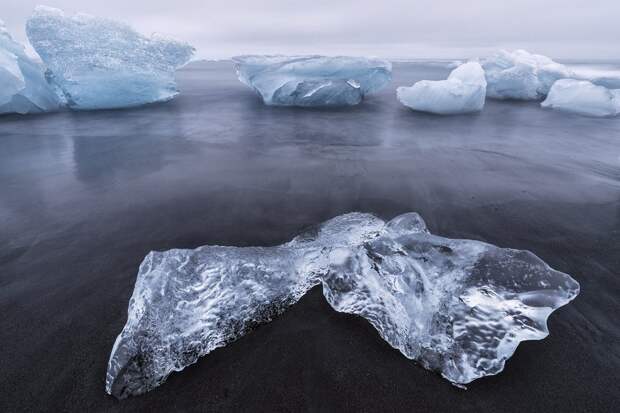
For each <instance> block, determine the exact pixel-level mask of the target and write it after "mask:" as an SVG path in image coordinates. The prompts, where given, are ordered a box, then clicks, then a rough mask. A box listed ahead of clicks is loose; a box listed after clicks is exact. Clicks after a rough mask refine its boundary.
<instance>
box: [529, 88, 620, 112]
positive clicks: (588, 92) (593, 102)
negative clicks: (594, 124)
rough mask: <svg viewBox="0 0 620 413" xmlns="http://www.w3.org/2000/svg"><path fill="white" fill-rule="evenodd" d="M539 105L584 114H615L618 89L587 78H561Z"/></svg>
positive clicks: (619, 101) (619, 109) (619, 105)
mask: <svg viewBox="0 0 620 413" xmlns="http://www.w3.org/2000/svg"><path fill="white" fill-rule="evenodd" d="M541 106H542V107H543V108H551V109H556V110H561V111H564V112H571V113H577V114H580V115H585V116H594V117H611V116H617V115H618V114H620V89H608V88H606V87H604V86H598V85H595V84H593V83H592V82H589V81H587V80H575V79H561V80H558V81H557V82H555V83H554V84H553V86H552V87H551V91H550V92H549V95H548V96H547V99H546V100H545V101H544V102H542V103H541Z"/></svg>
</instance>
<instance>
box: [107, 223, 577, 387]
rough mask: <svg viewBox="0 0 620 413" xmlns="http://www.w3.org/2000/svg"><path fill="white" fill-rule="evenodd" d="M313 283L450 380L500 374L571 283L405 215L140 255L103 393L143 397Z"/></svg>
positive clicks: (539, 265)
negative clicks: (279, 238)
mask: <svg viewBox="0 0 620 413" xmlns="http://www.w3.org/2000/svg"><path fill="white" fill-rule="evenodd" d="M315 285H322V288H323V294H324V296H325V298H326V300H327V301H328V302H329V304H330V305H331V306H332V307H333V308H334V309H335V310H336V311H340V312H345V313H351V314H357V315H359V316H361V317H364V318H365V319H367V320H368V321H369V322H370V323H371V324H372V325H373V326H374V328H376V329H377V331H378V332H379V334H380V335H381V337H382V338H383V339H384V340H386V341H387V342H388V343H389V344H390V345H392V346H393V347H395V348H396V349H398V350H400V351H401V352H402V353H403V354H404V355H405V356H406V357H408V358H410V359H413V360H416V361H417V362H419V363H420V364H421V365H422V366H424V367H425V368H427V369H431V370H435V371H438V372H439V373H440V374H441V375H442V376H443V377H445V378H446V379H448V380H449V381H451V382H453V383H456V384H466V383H469V382H471V381H472V380H474V379H476V378H479V377H482V376H486V375H490V374H497V373H499V372H500V371H501V370H502V369H503V367H504V363H505V361H506V360H507V359H508V358H509V357H510V356H511V355H512V354H513V353H514V351H515V349H516V348H517V346H518V344H519V343H520V342H521V341H523V340H539V339H542V338H544V337H545V336H547V335H548V330H547V324H546V320H547V317H548V316H549V314H551V313H552V312H553V311H554V310H555V309H557V308H559V307H561V306H562V305H565V304H566V303H568V302H569V301H570V300H572V299H573V298H575V296H577V294H578V293H579V284H578V283H577V282H576V281H575V280H573V279H572V278H571V277H570V276H568V275H566V274H563V273H561V272H558V271H555V270H553V269H551V268H550V267H548V266H547V265H546V264H545V263H544V262H543V261H541V260H540V259H539V258H537V257H536V256H534V255H533V254H532V253H530V252H527V251H518V250H512V249H504V248H498V247H495V246H493V245H490V244H486V243H483V242H479V241H470V240H455V239H449V238H444V237H440V236H436V235H432V234H431V233H430V232H429V231H428V229H427V228H426V225H425V223H424V221H423V219H422V218H421V217H420V216H419V215H418V214H416V213H408V214H404V215H400V216H398V217H396V218H394V219H392V220H390V221H389V222H385V221H383V220H381V219H379V218H377V217H375V216H373V215H370V214H362V213H351V214H345V215H342V216H339V217H336V218H333V219H331V220H329V221H327V222H325V223H323V224H322V225H320V226H319V227H316V228H314V229H311V230H308V231H306V232H305V233H303V234H301V235H299V236H297V237H296V238H294V239H293V240H292V241H290V242H288V243H286V244H283V245H279V246H274V247H264V248H263V247H247V248H236V247H222V246H204V247H199V248H197V249H195V250H179V249H174V250H169V251H165V252H151V253H149V254H148V255H147V256H146V258H145V259H144V261H143V262H142V264H141V265H140V269H139V272H138V276H137V280H136V284H135V288H134V292H133V295H132V297H131V300H130V302H129V311H128V319H127V323H126V325H125V327H124V328H123V330H122V331H121V333H120V334H119V336H118V338H117V339H116V342H115V344H114V346H113V348H112V352H111V355H110V360H109V363H108V370H107V375H106V391H107V393H109V394H112V395H114V396H115V397H117V398H124V397H127V396H130V395H137V394H141V393H144V392H147V391H149V390H151V389H153V388H154V387H156V386H158V385H160V384H162V383H163V382H164V381H165V380H166V378H167V377H168V375H169V374H171V373H172V372H173V371H180V370H182V369H183V368H185V367H186V366H188V365H190V364H192V363H194V362H196V361H197V360H198V358H199V357H201V356H204V355H206V354H208V353H209V352H211V351H213V350H214V349H216V348H218V347H222V346H224V345H226V344H227V343H229V342H231V341H234V340H235V339H237V338H239V337H241V336H242V335H244V334H247V333H248V332H250V331H251V330H252V328H254V327H255V326H256V325H258V324H260V323H265V322H268V321H270V320H271V319H273V318H274V317H275V316H277V315H278V314H280V313H281V312H282V311H284V310H285V309H286V308H287V307H289V306H291V305H293V304H294V303H295V302H297V301H298V300H299V299H300V298H301V297H302V296H303V295H304V294H305V293H306V292H307V291H308V290H309V289H310V288H312V287H313V286H315Z"/></svg>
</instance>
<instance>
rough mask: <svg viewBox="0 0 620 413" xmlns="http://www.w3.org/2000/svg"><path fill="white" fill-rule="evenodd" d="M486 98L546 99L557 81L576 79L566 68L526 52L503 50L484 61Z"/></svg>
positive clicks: (544, 57) (548, 59)
mask: <svg viewBox="0 0 620 413" xmlns="http://www.w3.org/2000/svg"><path fill="white" fill-rule="evenodd" d="M482 67H483V68H484V70H485V73H486V78H487V96H488V97H490V98H495V99H519V100H539V99H544V97H545V96H547V93H549V89H551V86H552V85H553V83H554V82H555V81H556V80H558V79H564V78H569V77H573V75H574V74H573V73H572V71H571V70H570V69H568V68H567V67H566V66H564V65H562V64H559V63H556V62H554V61H553V60H551V59H550V58H548V57H546V56H542V55H538V54H531V53H528V52H527V51H525V50H515V51H513V52H508V51H506V50H501V51H499V52H497V53H495V54H493V55H492V56H490V57H487V58H485V59H483V60H482Z"/></svg>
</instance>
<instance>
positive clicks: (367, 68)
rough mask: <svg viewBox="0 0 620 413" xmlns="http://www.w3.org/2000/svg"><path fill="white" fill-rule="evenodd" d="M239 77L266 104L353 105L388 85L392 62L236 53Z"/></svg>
mask: <svg viewBox="0 0 620 413" xmlns="http://www.w3.org/2000/svg"><path fill="white" fill-rule="evenodd" d="M233 61H234V62H235V69H236V71H237V76H238V77H239V80H240V81H241V82H243V83H244V84H246V85H248V86H249V87H251V88H252V89H254V90H255V91H256V93H258V95H259V96H260V97H261V98H262V99H263V102H265V104H267V105H276V106H345V105H356V104H358V103H360V102H361V101H362V99H363V98H364V96H365V95H366V94H368V93H372V92H374V91H377V90H379V89H381V88H382V87H384V86H385V85H387V84H388V83H389V82H390V80H391V78H392V64H391V63H390V62H388V61H386V60H381V59H371V58H363V57H342V56H341V57H325V56H237V57H234V58H233Z"/></svg>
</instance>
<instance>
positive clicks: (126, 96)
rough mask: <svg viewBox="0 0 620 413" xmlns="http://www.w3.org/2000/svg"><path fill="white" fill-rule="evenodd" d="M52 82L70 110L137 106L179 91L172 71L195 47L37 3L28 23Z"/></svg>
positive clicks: (185, 60) (109, 21) (171, 95)
mask: <svg viewBox="0 0 620 413" xmlns="http://www.w3.org/2000/svg"><path fill="white" fill-rule="evenodd" d="M26 32H27V34H28V39H29V40H30V43H32V46H33V47H34V49H35V50H36V51H37V53H38V54H39V56H41V59H42V60H43V62H44V63H45V65H46V66H47V78H48V81H49V82H50V83H51V84H52V85H54V86H55V88H56V90H57V92H58V95H59V97H60V99H61V101H62V102H63V103H65V104H66V105H67V106H68V107H69V108H71V109H107V108H123V107H131V106H138V105H143V104H147V103H153V102H162V101H167V100H170V99H172V98H173V97H174V96H176V95H177V94H178V90H177V87H176V82H175V79H174V72H175V70H176V69H178V68H179V67H181V66H183V65H185V64H186V63H187V62H188V61H189V60H190V58H191V56H192V55H193V53H194V48H193V47H191V46H190V45H188V44H186V43H182V42H178V41H175V40H172V39H168V38H165V37H163V36H159V35H153V36H152V37H145V36H142V35H141V34H139V33H137V32H135V31H134V30H133V29H132V28H131V27H129V26H128V25H125V24H123V23H118V22H115V21H112V20H108V19H103V18H97V17H93V16H90V15H87V14H76V15H74V16H66V15H65V14H64V13H63V12H62V11H61V10H58V9H53V8H49V7H43V6H38V7H37V8H36V9H35V11H34V13H33V15H32V16H31V17H30V19H29V20H28V22H27V24H26Z"/></svg>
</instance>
